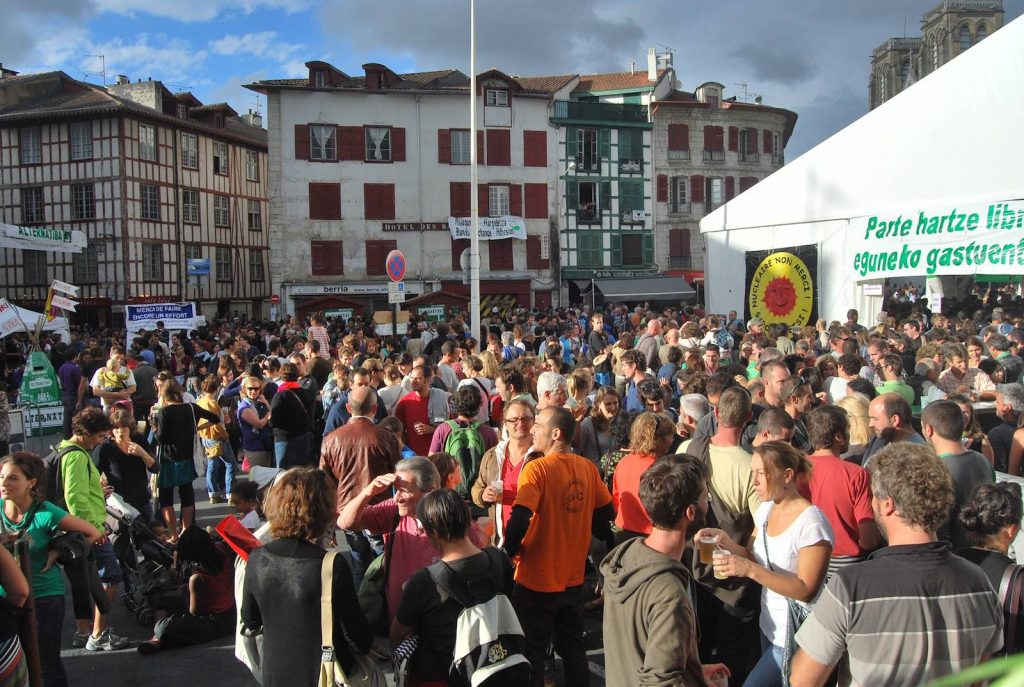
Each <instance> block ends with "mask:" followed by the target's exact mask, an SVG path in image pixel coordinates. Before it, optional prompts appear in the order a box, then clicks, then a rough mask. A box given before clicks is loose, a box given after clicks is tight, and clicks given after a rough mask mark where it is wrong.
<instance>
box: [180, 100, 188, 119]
mask: <svg viewBox="0 0 1024 687" xmlns="http://www.w3.org/2000/svg"><path fill="white" fill-rule="evenodd" d="M178 119H188V108H187V107H186V106H185V103H178Z"/></svg>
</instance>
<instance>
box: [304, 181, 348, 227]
mask: <svg viewBox="0 0 1024 687" xmlns="http://www.w3.org/2000/svg"><path fill="white" fill-rule="evenodd" d="M309 218H310V219H341V184H331V183H310V184H309Z"/></svg>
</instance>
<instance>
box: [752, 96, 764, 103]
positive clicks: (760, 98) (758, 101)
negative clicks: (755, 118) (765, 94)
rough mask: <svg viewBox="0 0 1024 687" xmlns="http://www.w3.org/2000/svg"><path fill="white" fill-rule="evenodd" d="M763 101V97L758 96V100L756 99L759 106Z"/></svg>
mask: <svg viewBox="0 0 1024 687" xmlns="http://www.w3.org/2000/svg"><path fill="white" fill-rule="evenodd" d="M762 100H764V98H762V97H761V96H757V97H756V98H754V102H755V103H757V104H758V105H760V104H761V101H762Z"/></svg>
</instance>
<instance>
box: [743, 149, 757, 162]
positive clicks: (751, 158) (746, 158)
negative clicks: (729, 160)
mask: <svg viewBox="0 0 1024 687" xmlns="http://www.w3.org/2000/svg"><path fill="white" fill-rule="evenodd" d="M760 161H761V156H760V155H758V154H757V153H750V152H747V153H744V152H743V151H740V162H747V163H756V162H760Z"/></svg>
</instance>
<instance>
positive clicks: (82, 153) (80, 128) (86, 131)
mask: <svg viewBox="0 0 1024 687" xmlns="http://www.w3.org/2000/svg"><path fill="white" fill-rule="evenodd" d="M70 133H71V159H72V160H90V159H92V122H72V123H71V132H70Z"/></svg>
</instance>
